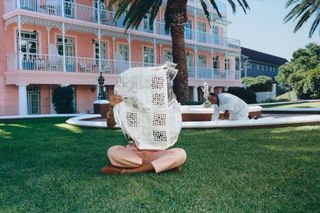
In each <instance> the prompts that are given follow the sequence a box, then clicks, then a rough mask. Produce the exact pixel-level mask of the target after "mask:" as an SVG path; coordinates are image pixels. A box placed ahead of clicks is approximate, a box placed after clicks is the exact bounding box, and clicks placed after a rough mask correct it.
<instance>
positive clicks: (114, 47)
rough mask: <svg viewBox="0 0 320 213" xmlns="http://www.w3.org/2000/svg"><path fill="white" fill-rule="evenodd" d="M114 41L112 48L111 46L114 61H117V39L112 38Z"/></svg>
mask: <svg viewBox="0 0 320 213" xmlns="http://www.w3.org/2000/svg"><path fill="white" fill-rule="evenodd" d="M111 39H112V46H111V48H112V49H111V50H112V56H113V58H112V59H113V60H115V56H116V45H115V44H116V43H115V40H116V38H115V37H112V38H111Z"/></svg>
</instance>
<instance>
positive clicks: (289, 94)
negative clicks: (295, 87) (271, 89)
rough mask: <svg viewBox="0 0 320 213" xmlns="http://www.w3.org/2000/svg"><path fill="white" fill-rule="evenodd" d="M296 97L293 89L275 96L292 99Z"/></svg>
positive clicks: (278, 98) (281, 98)
mask: <svg viewBox="0 0 320 213" xmlns="http://www.w3.org/2000/svg"><path fill="white" fill-rule="evenodd" d="M292 99H297V95H296V93H295V92H294V91H290V92H286V93H284V94H281V95H279V96H277V100H292Z"/></svg>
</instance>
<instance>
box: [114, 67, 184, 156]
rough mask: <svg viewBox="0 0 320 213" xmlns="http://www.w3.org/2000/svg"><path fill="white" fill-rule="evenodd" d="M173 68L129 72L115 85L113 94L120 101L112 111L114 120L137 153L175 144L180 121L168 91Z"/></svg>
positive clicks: (146, 68)
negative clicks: (135, 147)
mask: <svg viewBox="0 0 320 213" xmlns="http://www.w3.org/2000/svg"><path fill="white" fill-rule="evenodd" d="M175 66H176V65H175V64H173V63H166V64H164V65H162V66H158V67H137V68H131V69H128V70H126V71H125V72H123V73H122V74H120V76H119V79H118V82H117V83H116V85H115V88H114V93H115V94H116V95H120V96H121V97H123V98H124V100H123V101H122V102H121V103H120V104H117V105H115V107H114V115H115V120H116V122H117V124H118V125H119V126H120V127H121V129H122V131H123V132H124V133H125V134H126V135H127V136H128V137H129V138H130V139H131V140H132V141H133V142H134V143H135V144H136V145H137V146H138V148H139V149H157V150H164V149H167V148H168V147H170V146H172V145H174V144H175V143H176V142H177V140H178V137H179V133H180V130H181V125H182V119H181V111H180V104H179V103H178V102H177V100H176V99H175V98H174V94H173V90H172V86H173V79H174V78H175V76H176V74H177V70H176V69H175V68H174V67H175Z"/></svg>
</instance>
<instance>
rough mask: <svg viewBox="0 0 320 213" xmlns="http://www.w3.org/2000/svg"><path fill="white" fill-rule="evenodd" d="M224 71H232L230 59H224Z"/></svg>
mask: <svg viewBox="0 0 320 213" xmlns="http://www.w3.org/2000/svg"><path fill="white" fill-rule="evenodd" d="M224 70H230V59H229V58H225V59H224Z"/></svg>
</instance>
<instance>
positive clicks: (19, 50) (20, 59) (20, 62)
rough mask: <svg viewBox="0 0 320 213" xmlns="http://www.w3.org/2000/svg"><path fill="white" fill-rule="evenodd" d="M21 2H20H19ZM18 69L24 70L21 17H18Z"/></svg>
mask: <svg viewBox="0 0 320 213" xmlns="http://www.w3.org/2000/svg"><path fill="white" fill-rule="evenodd" d="M18 2H19V1H18ZM18 69H19V70H22V51H21V16H20V15H18Z"/></svg>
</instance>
